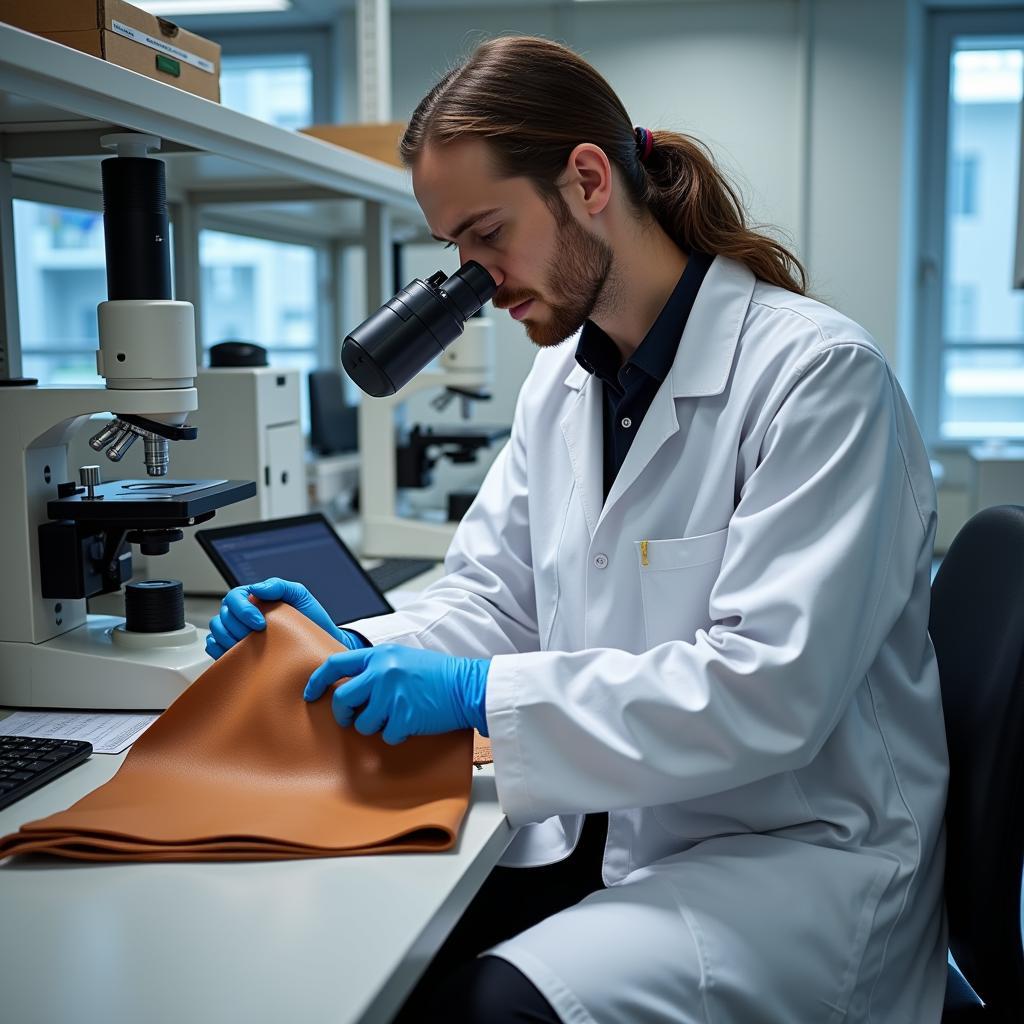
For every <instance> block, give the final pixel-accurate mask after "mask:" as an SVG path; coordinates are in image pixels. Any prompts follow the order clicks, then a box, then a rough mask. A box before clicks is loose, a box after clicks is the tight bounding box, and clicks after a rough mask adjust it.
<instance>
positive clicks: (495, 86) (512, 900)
mask: <svg viewBox="0 0 1024 1024" xmlns="http://www.w3.org/2000/svg"><path fill="white" fill-rule="evenodd" d="M402 153H403V156H404V158H405V160H406V162H407V163H408V164H409V166H410V167H411V169H412V173H413V183H414V188H415V192H416V197H417V200H418V201H419V203H420V205H421V207H422V209H423V212H424V215H425V217H426V219H427V221H428V223H429V224H430V227H431V230H432V231H433V233H434V235H435V236H436V237H438V238H439V239H441V240H443V241H447V242H448V243H450V244H454V245H456V246H457V247H458V249H459V254H460V257H461V259H462V261H468V260H471V259H472V260H476V261H478V262H479V263H481V264H482V265H483V266H484V267H485V268H486V269H487V270H488V271H489V272H490V274H491V275H492V276H493V277H494V279H495V281H496V283H497V286H498V288H497V293H496V295H495V300H494V301H495V305H496V306H498V307H499V308H506V309H508V310H509V312H510V313H511V315H512V316H513V317H514V318H515V319H517V320H519V321H521V322H522V323H523V324H524V326H525V328H526V331H527V334H528V335H529V336H530V338H531V339H532V340H533V341H534V342H535V343H536V344H537V345H538V346H539V347H540V352H539V354H538V356H537V359H536V361H535V364H534V367H533V370H532V372H531V373H530V376H529V378H528V379H527V382H526V384H525V385H524V386H523V389H522V391H521V393H520V396H519V402H518V406H517V410H516V417H515V423H514V425H513V431H512V436H511V439H510V441H509V443H508V445H507V446H506V448H505V449H504V451H503V452H502V454H501V455H500V456H499V458H498V459H497V460H496V462H495V464H494V466H493V467H492V469H491V471H490V473H489V474H488V477H487V479H486V481H485V483H484V485H483V487H482V488H481V491H480V494H479V496H478V498H477V500H476V501H475V503H474V505H473V507H472V508H471V509H470V511H469V513H468V514H467V516H466V518H465V519H464V520H463V522H462V524H461V525H460V527H459V530H458V532H457V534H456V537H455V540H454V542H453V545H452V548H451V550H450V551H449V554H448V557H447V559H446V563H445V567H446V572H447V575H446V576H445V578H444V579H442V580H441V581H439V582H438V583H436V584H434V585H433V586H432V587H431V588H429V589H428V590H427V591H426V592H424V594H423V596H422V599H421V600H420V601H418V602H417V603H415V604H414V605H411V606H409V607H408V608H405V609H403V610H402V611H401V612H398V613H396V614H394V615H391V616H385V617H382V618H377V619H370V620H364V621H362V622H357V623H353V624H352V625H351V629H350V630H348V631H338V630H337V629H335V628H334V627H333V626H332V624H331V623H330V622H329V621H328V620H327V617H326V615H324V614H323V611H322V609H319V606H317V605H316V603H315V602H314V601H313V600H312V599H311V598H310V597H309V595H308V594H306V593H305V592H304V591H303V590H302V588H299V587H296V586H295V585H293V584H284V583H282V582H281V581H268V582H266V583H264V584H259V585H256V586H253V587H250V588H240V589H239V590H238V591H233V592H232V593H231V594H229V595H228V597H227V599H226V602H225V607H224V610H223V611H222V613H221V616H219V617H218V619H217V620H215V621H214V622H213V623H211V629H212V630H213V633H212V637H211V648H210V650H211V653H212V654H214V655H215V656H216V655H218V654H219V653H221V651H222V650H223V649H224V648H225V647H227V646H230V645H231V644H232V643H234V642H236V640H237V639H239V638H240V637H241V636H244V635H245V634H246V632H248V631H249V630H250V629H252V628H260V626H261V623H262V617H261V616H260V615H259V612H258V611H257V610H256V609H255V607H254V606H253V605H251V604H250V603H249V601H248V597H249V593H250V592H251V593H253V594H255V595H257V596H259V597H262V598H268V599H275V598H284V599H286V600H290V601H291V602H292V603H295V604H297V605H299V606H300V607H302V608H303V609H304V610H306V611H307V614H310V615H311V616H312V617H314V618H316V619H317V620H318V621H320V622H321V623H322V624H324V626H325V628H329V629H331V630H332V631H333V632H335V634H336V635H341V636H342V638H343V639H344V640H345V642H346V644H347V645H348V646H350V647H353V648H356V649H355V650H352V651H348V652H345V653H342V654H339V655H335V656H333V657H331V658H330V659H329V660H328V661H327V662H325V664H324V665H323V666H321V668H320V669H318V670H317V672H316V673H314V675H313V677H312V678H311V679H310V682H309V685H308V686H307V689H306V698H307V699H309V700H316V699H319V698H320V697H321V696H322V695H323V694H324V693H325V692H326V691H327V689H328V688H329V686H330V685H331V684H333V683H334V682H336V681H337V680H338V679H341V678H344V677H346V676H352V679H351V680H350V681H349V682H347V683H345V684H344V685H342V686H340V687H338V688H337V690H336V691H335V694H334V696H333V698H332V701H333V708H334V714H335V717H336V718H337V719H338V721H339V723H341V724H343V725H347V724H349V723H351V722H353V721H354V724H355V727H356V728H357V729H359V730H360V731H362V732H366V733H372V732H376V731H378V730H380V731H382V734H383V738H384V740H386V741H388V742H400V741H401V740H402V739H404V738H405V737H406V736H408V735H411V734H414V733H423V732H440V731H445V730H448V729H456V728H465V727H468V726H470V725H473V726H476V727H477V728H479V729H481V731H484V732H489V734H490V737H491V742H492V745H493V750H494V764H495V777H496V781H497V789H498V795H499V798H500V800H501V804H502V807H503V809H504V810H505V812H506V813H507V814H508V817H509V819H510V821H511V822H512V824H513V825H516V826H521V828H520V831H519V832H518V834H517V836H516V839H515V840H514V842H513V845H512V846H511V847H510V850H509V852H508V854H507V855H506V861H505V863H506V864H510V865H519V867H518V868H512V867H507V868H504V869H498V870H497V871H496V872H495V874H494V876H492V878H491V879H490V880H489V882H488V884H487V886H486V887H485V891H484V892H483V893H482V894H481V897H480V898H479V899H478V901H477V902H476V903H475V904H474V906H473V907H472V908H471V909H470V912H469V914H468V915H467V918H466V919H464V921H463V922H462V925H461V926H460V928H459V929H457V931H456V933H455V935H454V936H453V937H452V939H451V940H450V941H449V943H448V944H447V945H446V947H445V949H444V950H443V951H442V954H441V956H439V957H438V959H437V961H436V962H435V965H434V967H433V969H432V971H431V972H430V973H429V974H428V976H427V978H426V980H425V981H424V983H423V984H422V985H421V986H420V989H419V990H418V991H417V993H416V994H415V996H414V998H413V999H412V1000H411V1002H410V1004H409V1005H408V1006H407V1009H406V1014H405V1017H404V1019H445V1020H448V1021H457V1020H467V1021H487V1022H490V1024H499V1022H503V1021H512V1020H534V1021H572V1022H577V1021H579V1022H590V1021H599V1022H612V1021H614V1022H622V1024H627V1022H629V1024H634V1022H648V1021H651V1022H653V1021H659V1022H661V1021H665V1022H686V1024H690V1022H698V1021H700V1022H715V1024H749V1022H753V1021H759V1022H760V1021H770V1022H777V1024H794V1022H798V1021H799V1022H812V1021H813V1022H818V1021H821V1022H824V1021H839V1020H843V1021H846V1022H854V1021H857V1022H861V1021H865V1022H866V1021H869V1020H870V1021H873V1022H876V1024H885V1022H890V1021H892V1022H895V1021H914V1022H915V1024H916V1022H924V1021H931V1020H936V1021H937V1020H938V1018H939V1014H940V1007H941V1003H942V993H943V985H944V977H945V956H946V953H945V950H946V944H945V929H944V920H943V912H942V879H943V842H942V816H943V808H944V802H945V785H946V751H945V738H944V730H943V722H942V714H941V706H940V701H939V690H938V676H937V671H936V666H935V659H934V654H933V652H932V648H931V644H930V642H929V639H928V636H927V621H928V602H929V566H930V561H931V554H932V540H933V536H934V528H935V500H934V490H933V486H932V481H931V475H930V471H929V465H928V460H927V458H926V456H925V452H924V449H923V446H922V444H921V441H920V437H919V435H918V432H917V429H916V427H915V424H914V421H913V417H912V415H911V413H910V410H909V408H908V406H907V403H906V401H905V399H904V397H903V394H902V392H901V391H900V388H899V386H898V384H897V383H896V381H895V379H894V377H893V374H892V372H891V370H890V368H889V367H888V366H887V365H886V362H885V359H884V358H883V356H882V355H881V353H880V352H879V350H878V349H877V347H876V346H875V344H874V342H873V341H872V339H871V338H870V337H869V336H868V335H867V333H866V332H865V331H864V330H863V329H862V328H861V327H859V326H858V325H857V324H855V323H853V322H851V321H850V320H848V319H847V318H845V317H843V316H842V315H841V314H839V313H837V312H835V311H834V310H831V309H829V308H828V307H826V306H823V305H822V304H820V303H818V302H815V301H814V300H812V299H810V298H808V297H806V296H805V295H804V294H803V290H804V289H803V280H802V278H803V273H802V269H801V268H800V266H799V264H798V263H797V261H796V260H795V259H794V258H793V257H792V256H791V255H790V254H789V253H788V252H787V251H786V250H785V249H784V248H783V247H782V246H780V245H779V244H778V243H776V242H774V241H772V240H771V239H769V238H766V237H764V236H762V235H759V234H756V233H754V232H752V231H750V230H748V229H747V228H746V227H745V225H744V219H743V213H742V210H741V208H740V206H739V204H738V202H737V200H736V197H735V195H734V194H733V193H732V192H731V190H730V189H729V187H728V185H727V184H726V183H725V181H724V179H723V178H722V176H721V175H720V173H719V172H718V171H717V169H716V168H715V167H714V164H713V163H712V162H711V160H710V159H709V158H708V156H707V155H706V153H705V152H704V151H703V149H702V148H701V147H700V146H699V145H697V144H696V143H694V142H693V140H690V139H688V138H686V137H684V136H680V135H675V134H672V133H669V132H655V133H651V132H648V131H647V130H646V129H642V128H641V129H636V130H634V128H633V126H632V125H631V123H630V120H629V118H628V117H627V115H626V112H625V110H624V108H623V107H622V104H621V102H620V101H619V100H618V98H617V97H616V96H615V94H614V93H613V92H612V90H611V88H610V87H609V86H608V84H607V83H606V82H605V81H604V79H603V78H601V77H600V75H598V73H597V72H596V71H595V70H594V69H593V68H591V67H590V66H589V65H587V64H586V63H585V62H584V61H582V60H581V59H580V58H579V57H577V56H576V55H575V54H573V53H571V52H570V51H568V50H566V49H564V48H562V47H559V46H556V45H555V44H552V43H548V42H545V41H543V40H538V39H526V38H521V39H501V40H495V41H492V42H490V43H487V44H484V45H483V46H481V47H480V48H479V49H478V50H477V51H476V52H475V53H474V54H473V55H472V56H471V57H470V59H469V60H468V61H467V62H466V63H465V64H464V65H462V66H461V67H458V68H456V69H454V70H453V71H452V72H450V73H449V74H448V75H446V76H445V77H444V78H443V79H442V80H441V82H439V83H438V85H437V86H436V87H435V88H434V89H433V90H432V91H431V92H430V94H428V96H427V97H426V98H425V99H424V100H423V101H422V102H421V104H420V105H419V107H418V108H417V110H416V111H415V113H414V115H413V117H412V120H411V122H410V125H409V128H408V130H407V132H406V134H405V137H404V138H403V142H402ZM577 331H579V332H580V333H579V338H578V342H577V343H576V344H575V345H574V344H573V343H571V342H570V343H569V344H562V343H563V342H564V341H565V340H566V339H568V338H570V337H571V336H573V335H575V334H576V332H577ZM370 645H372V646H370ZM581 833H582V838H581ZM477 953H484V954H486V955H483V956H481V957H480V958H479V959H473V957H474V956H475V954H477ZM452 969H454V973H449V972H450V971H452ZM443 976H447V980H445V977H443Z"/></svg>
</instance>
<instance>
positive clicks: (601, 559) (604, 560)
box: [594, 555, 608, 569]
mask: <svg viewBox="0 0 1024 1024" xmlns="http://www.w3.org/2000/svg"><path fill="white" fill-rule="evenodd" d="M594 565H595V566H596V567H597V568H598V569H604V568H606V567H607V565H608V556H607V555H594Z"/></svg>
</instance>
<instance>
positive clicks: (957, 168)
mask: <svg viewBox="0 0 1024 1024" xmlns="http://www.w3.org/2000/svg"><path fill="white" fill-rule="evenodd" d="M1007 42H1011V41H1009V40H1008V41H1006V42H998V41H997V42H996V45H995V46H993V42H990V41H988V40H982V39H977V40H972V39H971V38H969V37H968V38H958V39H956V40H955V41H954V45H953V51H952V54H951V56H950V69H949V70H950V90H949V104H948V112H947V117H948V122H947V123H948V132H947V174H946V202H945V222H946V226H945V245H944V260H943V280H942V294H943V303H942V306H943V308H942V318H941V320H942V324H941V339H942V346H941V347H942V351H941V354H940V359H941V370H940V374H939V381H940V396H939V403H938V438H937V439H938V440H939V441H940V442H941V441H957V440H975V439H978V438H1003V439H1012V438H1024V331H1022V325H1024V292H1022V291H1019V290H1014V289H1013V287H1012V284H1013V281H1012V276H1013V261H1014V246H1015V233H1016V213H1017V204H1018V187H1019V186H1018V181H1019V177H1018V176H1019V159H1020V146H1021V137H1020V124H1021V95H1022V80H1024V45H1021V46H1011V45H1007ZM1022 44H1024V41H1022Z"/></svg>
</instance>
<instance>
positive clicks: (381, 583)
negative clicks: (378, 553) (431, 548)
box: [366, 558, 437, 594]
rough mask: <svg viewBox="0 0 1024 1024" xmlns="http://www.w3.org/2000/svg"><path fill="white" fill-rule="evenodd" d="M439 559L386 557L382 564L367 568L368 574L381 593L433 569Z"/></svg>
mask: <svg viewBox="0 0 1024 1024" xmlns="http://www.w3.org/2000/svg"><path fill="white" fill-rule="evenodd" d="M435 565H437V560H436V559H433V558H385V559H384V561H383V562H381V563H380V565H375V566H374V567H373V568H372V569H367V570H366V574H367V575H368V576H369V577H370V579H371V580H373V582H374V585H375V586H376V587H377V589H378V590H379V591H381V593H385V594H386V593H387V592H388V591H389V590H394V589H395V587H400V586H401V585H402V584H403V583H405V581H406V580H411V579H412V578H413V577H414V576H419V575H420V573H424V572H426V571H427V570H428V569H433V568H434V566H435Z"/></svg>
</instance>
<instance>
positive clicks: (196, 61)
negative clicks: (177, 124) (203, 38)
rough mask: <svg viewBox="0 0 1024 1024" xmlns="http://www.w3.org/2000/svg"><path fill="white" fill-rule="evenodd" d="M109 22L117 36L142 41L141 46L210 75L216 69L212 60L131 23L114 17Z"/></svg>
mask: <svg viewBox="0 0 1024 1024" xmlns="http://www.w3.org/2000/svg"><path fill="white" fill-rule="evenodd" d="M110 24H111V27H112V28H113V30H114V31H115V32H116V33H117V34H118V35H119V36H124V37H125V38H126V39H131V40H133V41H134V42H136V43H142V45H143V46H148V47H150V48H151V49H154V50H159V51H160V52H161V53H166V54H167V55H168V56H170V57H175V58H176V59H177V60H180V61H184V62H185V63H186V64H191V65H192V66H193V67H196V68H199V70H200V71H206V72H208V73H209V74H211V75H212V74H214V72H215V71H216V68H215V66H214V64H213V61H210V60H207V59H206V58H205V57H199V56H197V55H196V54H194V53H189V52H188V50H183V49H181V47H179V46H171V44H170V43H165V42H164V41H163V40H162V39H157V38H156V37H155V36H151V35H149V33H148V32H140V31H139V29H137V28H132V27H131V25H126V24H125V23H124V22H123V21H118V20H117V19H116V18H115V19H113V20H112V21H111V23H110Z"/></svg>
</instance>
